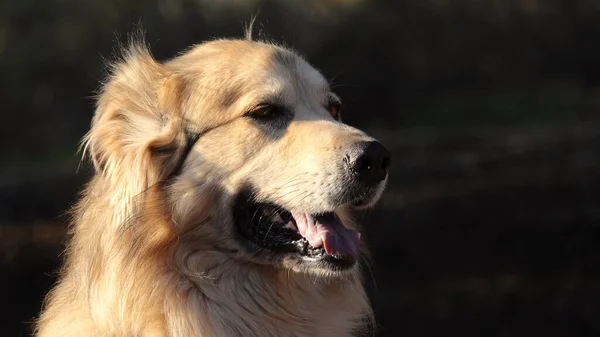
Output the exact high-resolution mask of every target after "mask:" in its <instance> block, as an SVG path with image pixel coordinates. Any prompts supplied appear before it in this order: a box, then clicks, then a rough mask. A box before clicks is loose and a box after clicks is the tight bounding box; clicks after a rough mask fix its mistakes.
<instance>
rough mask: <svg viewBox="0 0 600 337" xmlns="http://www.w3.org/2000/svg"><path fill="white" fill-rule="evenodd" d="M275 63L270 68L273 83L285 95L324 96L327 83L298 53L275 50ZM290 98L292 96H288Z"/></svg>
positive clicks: (326, 91)
mask: <svg viewBox="0 0 600 337" xmlns="http://www.w3.org/2000/svg"><path fill="white" fill-rule="evenodd" d="M274 56H275V57H274V59H275V62H276V64H275V65H274V66H273V67H272V68H271V71H272V72H273V74H271V75H274V81H273V82H274V83H273V84H275V85H277V86H278V87H279V89H280V90H282V91H283V92H282V94H283V95H285V96H294V98H297V96H307V95H308V96H313V95H317V96H324V95H326V94H327V93H328V92H329V84H328V83H327V81H326V80H325V78H324V77H323V75H321V73H320V72H319V71H317V70H316V69H315V68H313V67H312V66H311V65H310V64H309V63H308V62H306V61H305V60H304V59H303V58H301V57H300V56H299V55H297V54H295V53H294V52H292V51H289V50H285V49H283V50H276V51H275V54H274ZM290 98H292V97H290Z"/></svg>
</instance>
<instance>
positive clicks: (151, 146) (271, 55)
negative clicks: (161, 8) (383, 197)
mask: <svg viewBox="0 0 600 337" xmlns="http://www.w3.org/2000/svg"><path fill="white" fill-rule="evenodd" d="M328 94H329V89H328V85H327V82H326V81H325V80H324V79H323V77H322V76H321V75H320V74H319V73H318V72H317V71H316V70H314V69H313V68H312V67H311V66H310V65H308V63H306V62H305V61H304V60H302V59H301V58H300V57H298V56H297V55H295V54H294V53H293V52H291V51H289V50H287V49H285V48H282V47H279V46H276V45H273V44H270V43H265V42H255V41H244V40H217V41H212V42H208V43H205V44H201V45H198V46H195V47H193V48H192V49H190V50H189V51H188V52H186V53H184V54H182V55H180V56H178V57H176V58H174V59H172V60H170V61H167V62H164V63H159V62H157V61H155V60H154V59H153V58H152V56H151V55H150V53H149V52H148V50H147V49H146V48H145V47H144V46H143V45H141V44H136V43H134V44H132V46H131V47H129V48H128V49H126V51H125V53H124V56H123V58H122V60H121V61H119V62H117V63H115V64H114V66H113V68H112V73H111V75H110V77H109V78H108V80H107V81H106V83H105V84H104V86H103V88H102V91H101V93H100V94H99V98H98V104H97V110H96V114H95V116H94V118H93V121H92V126H91V130H90V132H89V133H88V134H87V136H86V137H85V139H84V150H85V153H87V154H88V155H89V158H90V159H91V161H92V162H93V165H94V167H95V169H96V174H95V176H94V177H93V179H92V180H91V181H90V182H89V184H88V185H87V187H86V188H85V189H84V191H83V193H82V197H81V200H80V201H79V203H78V204H77V206H76V207H75V208H74V209H73V212H72V213H73V220H72V223H71V226H70V239H69V243H68V245H67V248H66V252H65V262H64V266H63V268H62V271H61V275H60V278H59V281H58V283H57V284H56V286H55V287H54V289H53V290H52V291H51V292H50V293H49V295H48V297H47V299H46V302H45V305H44V309H43V311H42V314H41V317H40V318H39V320H38V321H37V325H36V327H37V329H36V335H37V336H39V337H69V336H170V337H179V336H181V337H183V336H186V337H187V336H244V337H251V336H261V337H267V336H311V337H317V336H341V337H343V336H353V335H357V334H359V333H362V332H364V331H365V328H366V327H367V325H368V324H369V322H370V321H371V317H372V315H371V310H370V306H369V302H368V299H367V297H366V295H365V291H364V289H363V287H362V284H361V274H360V266H357V267H356V268H353V269H351V270H350V271H347V272H345V273H334V272H327V271H323V270H306V269H304V268H303V267H302V266H301V265H298V264H296V263H294V262H291V261H285V260H284V261H281V263H280V264H278V265H271V264H268V263H257V262H256V261H254V260H253V258H252V257H251V256H250V255H251V254H250V253H249V252H248V251H247V250H245V249H244V248H243V247H242V246H241V245H240V244H239V243H238V242H237V241H236V239H235V238H234V233H233V231H234V228H233V227H232V225H231V223H232V219H231V215H230V213H231V211H230V207H231V202H232V201H231V198H232V196H233V195H234V194H235V193H236V192H237V191H238V190H239V189H240V188H242V186H243V184H245V183H251V184H253V185H254V186H258V187H259V190H258V192H259V195H260V197H264V198H268V199H270V200H273V201H276V202H278V203H280V204H281V205H282V206H285V207H289V208H299V207H301V208H303V209H306V210H307V211H323V210H326V209H330V208H331V207H333V206H332V205H329V204H328V202H327V201H325V200H323V198H322V195H323V194H324V193H334V192H335V191H336V189H339V188H341V187H336V186H335V184H334V182H335V181H334V180H332V179H334V178H335V172H334V171H333V170H334V169H333V168H332V167H331V166H330V164H328V163H329V162H331V161H332V160H331V159H332V158H334V157H336V156H339V154H340V151H341V150H342V149H343V148H345V146H347V145H348V144H349V143H351V142H353V141H356V140H361V139H370V138H369V137H368V136H366V135H365V134H364V133H362V132H361V131H359V130H356V129H354V128H351V127H349V126H346V125H344V124H342V123H340V122H337V121H335V120H333V119H332V118H331V116H329V115H328V112H327V110H326V109H324V108H323V104H324V100H325V99H326V97H327V95H328ZM265 97H276V98H277V99H279V100H282V101H283V103H285V104H286V105H289V106H292V107H293V108H294V111H295V116H294V120H293V121H292V122H291V124H290V125H289V126H288V128H287V131H286V132H285V133H284V134H281V133H277V132H275V131H273V132H270V131H268V130H267V131H265V130H262V131H261V130H259V129H258V128H257V127H256V126H254V125H253V124H252V122H251V121H249V120H248V119H247V118H244V117H242V115H243V114H244V113H245V112H246V111H248V109H249V107H252V106H253V105H254V104H256V103H257V102H259V101H260V100H261V99H265ZM186 132H187V133H190V132H199V133H201V136H200V139H199V140H198V142H197V143H196V144H195V145H194V147H193V148H192V150H191V152H190V153H189V155H187V157H186V158H185V161H184V164H183V167H182V168H181V171H180V172H175V169H176V166H177V162H178V161H179V160H181V159H182V156H183V155H184V154H183V149H184V148H185V143H186ZM381 188H382V189H383V184H382V187H381ZM377 197H378V196H377ZM336 212H338V213H339V214H340V216H341V217H343V218H344V219H345V223H347V224H349V223H350V222H351V220H350V218H349V217H348V215H347V213H346V209H345V208H344V207H339V208H337V209H336Z"/></svg>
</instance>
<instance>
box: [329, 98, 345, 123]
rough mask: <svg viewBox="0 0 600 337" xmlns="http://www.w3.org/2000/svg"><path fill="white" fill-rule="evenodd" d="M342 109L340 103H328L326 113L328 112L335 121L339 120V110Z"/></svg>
mask: <svg viewBox="0 0 600 337" xmlns="http://www.w3.org/2000/svg"><path fill="white" fill-rule="evenodd" d="M341 109H342V103H340V102H335V101H332V102H329V105H328V106H327V111H329V113H330V114H331V116H332V117H333V118H335V119H339V118H340V110H341Z"/></svg>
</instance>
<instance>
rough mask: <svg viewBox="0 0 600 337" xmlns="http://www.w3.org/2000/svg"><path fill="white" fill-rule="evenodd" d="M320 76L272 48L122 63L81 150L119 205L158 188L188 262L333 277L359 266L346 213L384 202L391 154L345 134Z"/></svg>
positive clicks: (143, 54) (209, 47) (208, 47)
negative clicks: (222, 261)
mask: <svg viewBox="0 0 600 337" xmlns="http://www.w3.org/2000/svg"><path fill="white" fill-rule="evenodd" d="M340 107H341V100H340V98H339V97H337V96H336V95H335V94H334V93H333V92H331V88H330V87H329V84H328V83H327V81H326V80H325V79H324V78H323V76H322V75H321V74H320V73H319V72H318V71H317V70H315V69H314V68H313V67H311V66H310V65H309V64H308V63H307V62H306V61H304V60H303V59H302V58H301V57H299V56H298V55H296V54H295V53H293V52H292V51H290V50H288V49H285V48H283V47H279V46H276V45H273V44H269V43H264V42H255V41H245V40H217V41H213V42H208V43H205V44H201V45H198V46H196V47H194V48H192V49H191V50H189V51H188V52H186V53H184V54H182V55H180V56H178V57H176V58H174V59H172V60H170V61H167V62H165V63H162V64H161V63H157V62H156V61H154V60H153V59H152V57H151V56H150V55H149V53H147V51H146V50H145V49H144V48H140V47H134V48H132V49H130V51H129V52H128V54H127V55H126V57H125V60H124V61H123V62H122V63H119V64H118V65H117V66H116V68H115V71H114V73H113V76H112V77H111V79H110V80H109V81H108V82H107V84H106V86H105V87H104V90H103V91H102V93H101V95H100V99H99V106H98V110H97V114H96V116H95V119H94V123H93V127H92V130H91V131H90V134H89V135H88V138H87V147H88V150H89V151H90V152H91V155H92V158H93V160H94V162H95V164H96V167H97V168H98V169H99V170H101V171H102V172H103V174H104V176H105V177H106V178H108V179H109V180H111V181H112V182H113V184H115V185H118V184H121V185H123V186H128V187H127V188H125V189H123V188H121V191H122V197H123V198H131V197H132V196H133V195H136V194H137V193H140V192H142V191H144V190H146V189H147V188H148V187H149V186H151V185H154V184H160V185H161V186H162V187H161V191H162V192H161V193H162V194H163V196H162V198H163V200H164V204H165V205H166V207H165V213H166V214H167V217H168V218H169V219H171V221H172V224H173V226H174V228H175V229H176V230H177V231H179V232H181V233H188V232H193V233H195V234H194V235H195V237H196V239H197V240H198V242H202V244H199V245H198V247H196V248H195V249H199V250H215V251H219V252H222V253H223V254H227V255H228V256H230V257H231V259H232V260H238V261H239V260H245V262H244V263H248V262H249V263H258V264H268V265H275V266H278V267H284V268H288V269H292V270H295V271H304V272H314V273H317V274H323V272H324V271H325V272H327V273H329V274H331V273H334V274H335V273H339V274H340V275H341V274H343V271H345V270H352V269H353V266H354V265H355V264H356V261H357V259H358V257H359V240H360V234H359V233H358V232H357V230H356V228H354V225H353V223H352V220H351V217H350V211H351V210H352V209H362V208H367V207H370V206H372V205H373V204H374V203H375V202H376V201H377V199H378V198H379V196H380V195H381V192H382V191H383V189H384V186H385V183H386V180H387V169H388V165H389V162H390V154H389V152H388V150H387V149H386V148H385V147H384V146H383V145H382V144H381V143H379V142H378V141H376V140H375V139H373V138H371V137H369V136H368V135H366V134H365V133H364V132H362V131H360V130H357V129H355V128H352V127H350V126H348V125H345V124H343V123H342V121H341V116H340Z"/></svg>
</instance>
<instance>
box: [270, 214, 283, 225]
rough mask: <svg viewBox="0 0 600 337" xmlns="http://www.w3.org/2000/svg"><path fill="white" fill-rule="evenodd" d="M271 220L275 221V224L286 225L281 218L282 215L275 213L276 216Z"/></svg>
mask: <svg viewBox="0 0 600 337" xmlns="http://www.w3.org/2000/svg"><path fill="white" fill-rule="evenodd" d="M271 219H273V221H275V222H281V223H284V221H283V219H282V218H281V214H279V213H275V215H274V216H273V217H272V218H271Z"/></svg>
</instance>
